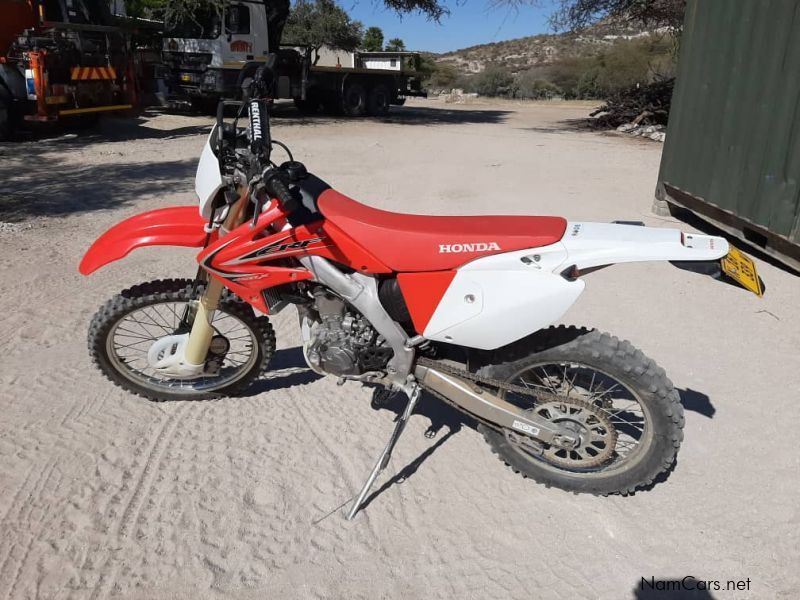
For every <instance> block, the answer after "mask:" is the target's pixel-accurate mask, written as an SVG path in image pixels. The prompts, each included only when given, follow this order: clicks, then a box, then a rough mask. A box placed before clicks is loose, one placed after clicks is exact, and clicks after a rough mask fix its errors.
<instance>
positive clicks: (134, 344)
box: [114, 340, 152, 352]
mask: <svg viewBox="0 0 800 600" xmlns="http://www.w3.org/2000/svg"><path fill="white" fill-rule="evenodd" d="M151 341H152V340H141V341H138V342H134V343H132V344H125V345H121V344H117V343H116V342H114V350H124V349H125V348H133V347H134V346H138V345H139V344H145V343H147V342H151ZM140 352H146V351H145V350H140Z"/></svg>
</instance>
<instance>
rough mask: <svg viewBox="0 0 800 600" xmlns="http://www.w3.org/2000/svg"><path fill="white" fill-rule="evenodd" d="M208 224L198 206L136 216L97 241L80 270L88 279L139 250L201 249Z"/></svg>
mask: <svg viewBox="0 0 800 600" xmlns="http://www.w3.org/2000/svg"><path fill="white" fill-rule="evenodd" d="M205 224H206V221H205V220H204V219H203V217H201V216H200V211H199V210H198V209H197V206H175V207H172V208H160V209H158V210H151V211H149V212H146V213H142V214H140V215H136V216H135V217H131V218H130V219H125V220H124V221H122V222H121V223H117V224H116V225H114V226H113V227H112V228H111V229H109V230H108V231H106V232H105V233H104V234H103V235H101V236H100V237H99V238H97V240H96V241H95V243H94V244H92V246H91V248H89V250H87V252H86V254H85V255H84V257H83V260H81V264H80V266H79V267H78V270H79V271H80V272H81V273H82V274H83V275H89V273H93V272H94V271H96V270H97V269H99V268H100V267H102V266H104V265H107V264H108V263H110V262H114V261H115V260H119V259H120V258H123V257H124V256H127V255H128V253H129V252H130V251H131V250H134V249H135V248H139V247H140V246H187V247H190V248H199V247H200V246H202V245H203V242H204V241H205V239H206V232H205V230H204V229H203V227H204V225H205Z"/></svg>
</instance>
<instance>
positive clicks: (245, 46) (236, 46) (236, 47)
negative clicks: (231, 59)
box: [231, 40, 253, 52]
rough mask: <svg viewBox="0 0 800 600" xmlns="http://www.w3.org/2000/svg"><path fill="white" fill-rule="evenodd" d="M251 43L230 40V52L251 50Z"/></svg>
mask: <svg viewBox="0 0 800 600" xmlns="http://www.w3.org/2000/svg"><path fill="white" fill-rule="evenodd" d="M252 51H253V44H251V43H250V42H246V41H244V40H236V41H235V42H231V52H252Z"/></svg>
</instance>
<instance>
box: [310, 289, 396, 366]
mask: <svg viewBox="0 0 800 600" xmlns="http://www.w3.org/2000/svg"><path fill="white" fill-rule="evenodd" d="M314 309H315V310H313V311H308V312H307V314H306V315H304V318H305V323H304V334H305V335H304V337H306V343H305V345H304V351H305V355H306V360H307V361H308V364H309V366H310V367H311V368H312V369H314V370H315V371H317V372H320V373H329V374H332V375H339V376H357V375H361V374H363V373H367V372H370V371H381V370H382V369H384V368H385V367H386V364H387V363H388V362H389V359H391V358H392V356H393V355H394V352H393V351H392V349H391V348H390V347H389V346H388V344H387V343H386V340H384V339H383V337H382V336H380V335H379V334H378V332H377V331H375V329H374V328H373V327H372V325H371V324H370V323H369V321H367V319H365V318H364V316H363V315H361V314H360V313H359V312H357V311H355V310H353V309H352V308H351V307H350V306H348V305H347V304H346V303H345V301H344V300H342V299H341V298H340V297H338V296H336V295H335V294H332V293H331V292H329V291H327V290H325V289H323V288H318V289H317V290H315V291H314Z"/></svg>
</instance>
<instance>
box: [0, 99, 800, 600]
mask: <svg viewBox="0 0 800 600" xmlns="http://www.w3.org/2000/svg"><path fill="white" fill-rule="evenodd" d="M583 114H585V109H583V108H576V107H574V106H570V105H564V104H561V105H519V104H516V105H512V104H500V105H488V104H482V103H476V104H471V105H464V106H453V105H444V104H440V103H437V102H427V103H425V102H415V103H412V104H411V106H409V107H406V108H405V109H403V110H402V111H399V112H397V113H395V116H393V117H391V118H389V119H386V120H381V121H370V120H365V121H359V122H351V121H340V120H336V119H327V118H319V119H312V120H302V119H299V118H298V117H297V116H296V115H295V114H294V113H293V112H292V111H291V110H286V111H282V112H281V114H280V115H279V116H278V117H276V118H275V120H274V134H275V135H276V137H278V139H281V140H283V141H285V142H288V143H289V144H290V145H291V147H292V149H293V150H294V151H295V155H296V156H297V157H298V158H300V159H301V160H303V161H305V162H306V164H307V165H308V166H309V167H310V169H312V170H313V171H315V172H316V173H317V174H318V175H320V176H322V177H323V178H325V179H327V180H329V181H330V182H333V183H334V184H335V185H336V186H337V187H338V188H339V189H340V190H341V191H343V192H344V193H347V194H350V195H352V196H354V197H356V198H359V199H362V200H363V201H365V202H367V203H372V204H375V205H378V206H381V207H385V208H389V209H394V210H398V211H408V212H423V213H472V214H479V213H491V212H494V213H510V214H525V213H531V214H536V213H540V214H563V215H566V216H568V217H570V218H573V219H587V220H588V219H594V220H600V221H610V220H612V219H630V220H639V219H641V220H644V221H646V222H647V223H648V224H651V225H674V224H676V222H675V221H673V220H671V219H660V218H656V217H654V216H652V215H651V213H650V206H651V201H652V196H653V189H654V185H655V180H656V175H657V170H658V163H659V158H660V153H661V146H660V145H658V144H656V143H653V142H649V141H641V140H635V139H627V138H624V137H620V136H617V135H614V134H598V133H591V132H581V131H575V130H574V129H573V128H572V127H571V126H570V125H569V123H568V120H569V119H572V118H576V117H580V116H582V115H583ZM209 123H210V121H209V119H207V118H204V117H188V116H163V115H162V116H157V115H150V116H149V117H147V118H144V119H141V120H140V121H139V122H137V123H134V122H131V121H124V120H117V119H109V120H106V121H105V122H104V123H102V124H101V125H100V126H99V127H97V128H95V129H93V130H90V131H86V132H83V133H81V135H80V136H78V137H74V136H67V137H59V136H51V137H48V136H43V137H40V138H36V139H35V140H29V141H26V142H23V143H21V144H13V145H12V144H4V145H2V146H0V221H14V222H17V223H20V224H21V225H22V227H17V226H15V227H8V228H5V229H4V230H3V231H0V244H2V250H3V252H2V255H3V257H2V260H0V277H2V281H3V284H2V288H0V355H1V356H2V358H0V384H1V385H0V390H2V391H0V394H1V395H2V397H1V398H0V415H1V416H0V600H3V599H7V598H15V599H16V598H36V597H38V598H81V599H83V598H87V599H88V598H107V597H125V598H128V597H134V598H193V599H197V598H214V597H230V598H348V599H349V598H406V599H409V598H476V599H477V598H481V599H482V598H607V599H619V598H661V597H664V598H666V597H675V596H673V595H669V594H666V593H661V594H654V595H653V594H648V593H647V592H641V591H639V585H640V581H641V578H642V577H645V578H650V577H655V578H656V579H661V580H670V579H681V578H683V577H684V576H687V575H691V576H694V577H696V578H698V579H704V580H721V581H723V586H724V585H725V583H724V582H725V581H726V580H729V579H741V580H744V579H747V578H749V579H750V583H749V589H750V591H739V592H732V591H724V590H723V591H719V592H713V597H714V598H719V599H726V598H797V597H799V595H800V575H798V571H797V565H798V564H800V549H799V545H800V516H798V502H797V496H798V493H800V477H799V476H798V473H800V471H799V469H800V451H799V450H798V442H797V441H798V435H797V426H798V425H797V424H798V422H800V403H798V396H799V395H800V394H799V392H800V387H799V386H798V379H797V374H798V372H800V355H799V353H798V348H799V347H800V311H798V301H797V298H798V296H799V295H800V279H799V278H798V277H796V276H793V275H790V274H789V273H787V272H785V271H782V270H780V269H778V268H776V267H775V266H772V265H770V264H768V263H766V262H764V261H762V260H759V261H758V267H759V269H760V270H761V273H762V276H763V278H764V280H765V281H766V284H767V287H768V292H767V296H766V297H765V298H764V299H763V300H758V299H757V298H755V297H754V296H752V295H749V294H747V293H745V292H744V291H742V290H739V289H737V288H734V287H732V286H726V285H722V284H720V283H718V282H715V281H713V280H711V279H708V278H704V277H702V276H699V275H693V274H690V273H686V272H683V271H679V270H677V269H675V268H673V267H671V266H670V265H668V264H655V265H653V264H641V265H628V266H619V267H616V268H614V269H609V270H606V271H602V272H600V273H597V274H594V275H591V276H589V277H587V284H588V287H587V291H586V293H585V294H584V296H583V297H582V298H581V300H580V301H579V302H578V304H577V305H576V306H575V307H574V309H573V310H572V311H571V312H570V313H568V315H567V317H566V319H565V321H566V322H570V323H576V324H583V325H592V326H595V327H598V328H601V329H604V330H608V331H611V332H613V333H615V334H617V335H618V336H620V337H624V338H628V339H630V340H632V341H633V343H634V344H636V345H637V346H639V347H640V348H641V349H642V350H643V351H645V353H647V354H649V355H651V356H652V357H653V358H655V359H656V361H658V362H659V363H660V364H661V365H662V366H664V367H665V368H666V369H667V372H668V373H669V374H670V375H671V377H672V379H673V381H674V382H675V385H676V386H678V387H679V388H680V390H681V393H682V396H683V401H684V404H685V407H686V409H687V412H686V432H685V433H686V440H685V443H684V446H683V448H682V449H681V452H680V455H679V464H678V465H677V468H676V469H675V470H674V472H673V473H672V474H671V475H670V476H669V478H668V479H667V480H666V481H665V482H663V483H661V484H659V485H657V486H655V488H653V489H652V490H650V491H646V492H640V493H637V494H636V495H635V496H633V497H628V498H619V497H612V498H594V497H587V496H574V495H571V494H567V493H564V492H561V491H559V490H555V489H545V488H544V487H541V486H538V485H536V484H534V483H532V482H530V481H527V480H523V479H522V478H521V477H519V476H516V475H514V474H513V473H512V472H511V471H510V470H508V469H506V468H505V467H504V466H503V465H502V464H501V463H500V462H499V461H498V460H497V459H496V458H495V457H494V456H493V455H492V454H491V453H490V452H489V449H488V447H487V446H486V445H485V444H484V442H483V441H482V438H481V437H480V436H479V435H478V434H477V433H476V432H475V431H474V430H473V429H472V428H471V427H469V426H468V425H465V424H463V423H462V422H461V421H460V420H459V419H458V418H457V417H456V416H455V415H454V414H453V413H452V412H449V411H447V410H445V409H444V408H443V407H442V406H440V405H439V404H438V403H437V401H435V400H433V399H430V398H429V399H427V400H426V401H425V402H424V403H423V404H422V406H421V407H420V409H419V410H418V414H417V415H415V416H414V417H413V418H412V421H411V423H410V425H409V428H408V429H407V432H406V434H405V437H404V438H403V439H402V440H401V442H400V444H399V447H398V448H397V451H396V454H395V456H394V458H393V460H392V462H391V465H390V467H389V469H388V470H387V472H386V473H385V474H384V475H383V476H382V479H381V480H380V481H379V484H378V485H377V486H376V490H378V493H377V494H376V495H374V496H373V497H372V499H371V502H370V504H369V506H368V507H367V508H366V510H365V511H364V512H363V513H362V514H361V515H360V516H359V517H358V518H357V519H356V520H355V521H354V522H352V523H349V522H346V521H345V520H344V518H343V511H344V509H343V508H342V507H343V505H344V503H346V502H347V501H348V500H349V499H350V498H351V497H352V496H353V494H354V493H355V492H356V491H357V490H358V488H359V486H360V485H361V483H362V481H363V479H364V477H365V476H366V474H367V471H368V470H369V468H370V467H371V465H372V461H373V460H374V457H375V456H376V454H377V452H378V451H379V449H380V448H381V447H382V446H383V444H384V441H385V438H386V436H387V435H388V433H389V431H390V429H391V427H392V419H393V417H394V412H393V410H395V411H396V410H399V405H397V406H395V405H392V406H390V408H389V409H386V408H383V409H379V410H378V409H374V408H372V406H371V398H372V393H373V392H372V390H371V389H369V388H365V387H361V386H360V385H358V384H355V383H348V384H347V385H344V386H343V387H337V386H336V385H335V381H333V380H332V379H321V378H317V377H316V376H315V375H313V374H312V373H311V372H309V371H308V370H307V369H306V368H305V367H304V364H303V362H302V358H301V355H300V353H299V352H298V350H297V345H298V336H297V333H296V331H295V321H294V318H295V317H294V314H293V311H291V310H287V311H285V312H284V313H282V314H280V315H279V316H278V317H276V318H275V319H274V320H275V324H276V328H277V330H278V336H279V338H278V339H279V349H280V350H279V352H278V354H277V355H276V358H275V361H274V367H275V370H274V371H273V373H272V375H271V377H270V378H267V379H265V380H264V381H261V382H259V383H258V384H257V386H256V388H255V389H254V390H253V391H252V393H251V394H250V395H248V396H247V397H243V398H231V399H225V400H219V401H213V402H202V403H180V402H173V403H166V404H157V403H151V402H147V401H145V400H143V399H141V398H137V397H133V396H131V395H129V394H127V393H125V392H123V391H121V390H120V389H118V388H115V387H114V386H112V385H111V384H110V383H109V382H108V381H106V380H105V379H104V378H102V377H101V376H100V374H99V373H97V372H95V371H94V370H93V368H92V367H91V365H90V361H89V357H88V356H87V352H86V343H85V336H86V328H87V324H88V322H89V320H90V318H91V316H92V314H93V312H94V311H95V310H96V308H97V306H98V305H100V304H101V303H102V302H103V301H104V300H105V299H106V298H108V297H109V296H110V295H111V294H113V293H115V292H116V291H118V290H120V289H122V288H124V287H127V286H129V285H131V284H134V283H137V282H141V281H145V280H150V279H154V278H158V277H183V276H191V275H192V273H193V267H192V264H193V262H192V253H191V252H189V251H184V250H163V249H146V250H142V251H137V252H135V253H134V254H132V255H131V256H129V257H128V258H126V259H125V260H123V261H122V262H120V263H118V264H116V265H113V266H111V267H107V268H105V269H103V270H102V271H100V272H98V273H97V274H95V275H93V276H92V277H90V278H83V277H81V276H80V275H79V274H78V273H77V268H76V267H77V263H78V261H79V259H80V257H81V255H82V253H83V252H84V250H85V249H86V248H87V246H88V245H89V244H90V243H91V241H92V240H93V239H94V238H95V237H96V236H97V235H98V234H100V233H101V232H102V231H103V230H105V229H106V228H107V227H108V226H110V225H111V224H113V223H115V222H117V221H119V220H121V219H122V218H125V217H127V216H130V215H132V214H134V213H137V212H139V211H143V210H146V209H152V208H156V207H162V206H169V205H173V204H187V203H189V204H191V203H193V202H194V199H193V193H192V177H193V172H194V168H195V161H196V159H197V156H198V153H199V151H200V148H201V146H202V144H203V140H204V137H205V135H206V133H207V131H208V128H209ZM676 226H681V224H679V223H678V224H677V225H676ZM682 226H683V227H684V228H686V227H687V225H682ZM430 427H433V429H434V430H436V429H438V434H437V435H436V436H435V437H434V438H433V439H431V438H428V437H426V436H425V435H424V433H425V431H426V430H428V429H429V428H430ZM696 597H698V598H700V597H702V598H708V597H710V596H708V595H699V596H696Z"/></svg>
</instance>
